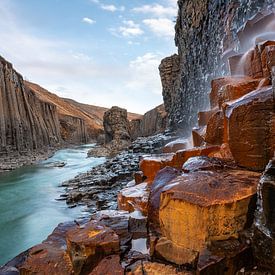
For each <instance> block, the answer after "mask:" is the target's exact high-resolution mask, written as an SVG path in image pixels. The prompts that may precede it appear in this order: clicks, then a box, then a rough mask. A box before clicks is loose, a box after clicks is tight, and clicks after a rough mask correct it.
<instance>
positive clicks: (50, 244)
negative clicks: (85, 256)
mask: <svg viewBox="0 0 275 275" xmlns="http://www.w3.org/2000/svg"><path fill="white" fill-rule="evenodd" d="M74 226H75V223H71V222H69V223H63V224H59V225H58V227H57V228H56V229H55V230H54V231H53V233H52V234H51V235H49V237H48V238H47V239H46V240H45V241H44V242H43V243H41V244H39V245H36V246H34V247H33V248H31V249H30V250H29V253H28V256H27V259H26V261H25V262H24V263H23V264H22V265H21V266H20V268H19V271H20V274H23V275H27V274H45V275H46V274H53V275H59V274H64V275H70V274H73V266H72V263H71V261H70V257H69V255H68V253H67V251H66V232H67V231H68V230H69V229H71V228H73V227H74Z"/></svg>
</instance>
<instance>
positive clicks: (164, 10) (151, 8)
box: [132, 1, 177, 17]
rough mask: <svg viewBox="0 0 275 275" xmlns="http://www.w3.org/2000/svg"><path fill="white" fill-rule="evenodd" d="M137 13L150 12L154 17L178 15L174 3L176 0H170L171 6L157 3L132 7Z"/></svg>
mask: <svg viewBox="0 0 275 275" xmlns="http://www.w3.org/2000/svg"><path fill="white" fill-rule="evenodd" d="M132 11H133V12H135V13H142V14H150V15H152V16H154V17H167V16H176V15H177V8H176V6H175V5H174V1H170V5H169V6H163V5H160V4H157V3H154V4H152V5H143V6H140V7H135V8H133V9H132Z"/></svg>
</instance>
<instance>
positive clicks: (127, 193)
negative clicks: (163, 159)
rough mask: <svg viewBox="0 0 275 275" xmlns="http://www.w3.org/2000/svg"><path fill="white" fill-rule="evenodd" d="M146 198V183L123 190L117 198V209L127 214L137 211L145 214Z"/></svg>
mask: <svg viewBox="0 0 275 275" xmlns="http://www.w3.org/2000/svg"><path fill="white" fill-rule="evenodd" d="M148 198H149V184H148V183H147V182H144V183H140V184H138V185H135V186H133V187H128V188H124V189H123V190H121V191H120V192H119V193H118V196H117V201H118V208H119V209H120V210H126V211H129V212H133V211H135V210H139V211H140V212H142V213H143V214H147V207H148Z"/></svg>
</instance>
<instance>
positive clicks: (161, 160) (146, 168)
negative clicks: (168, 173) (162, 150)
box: [139, 153, 175, 182]
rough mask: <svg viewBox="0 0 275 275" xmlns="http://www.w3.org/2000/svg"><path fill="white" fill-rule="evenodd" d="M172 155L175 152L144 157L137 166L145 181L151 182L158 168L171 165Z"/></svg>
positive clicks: (173, 155)
mask: <svg viewBox="0 0 275 275" xmlns="http://www.w3.org/2000/svg"><path fill="white" fill-rule="evenodd" d="M174 157H175V153H170V154H161V155H155V156H150V157H144V158H143V159H142V160H141V162H140V164H139V167H140V170H141V171H142V172H143V174H144V176H145V177H146V178H147V181H148V182H152V181H153V180H154V178H155V175H156V173H157V172H158V171H159V170H161V169H162V168H164V167H166V166H173V164H174V162H173V159H174Z"/></svg>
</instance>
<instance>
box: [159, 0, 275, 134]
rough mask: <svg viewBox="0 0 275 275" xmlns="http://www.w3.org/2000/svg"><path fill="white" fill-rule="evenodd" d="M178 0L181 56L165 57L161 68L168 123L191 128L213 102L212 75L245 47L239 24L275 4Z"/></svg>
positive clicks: (268, 0)
mask: <svg viewBox="0 0 275 275" xmlns="http://www.w3.org/2000/svg"><path fill="white" fill-rule="evenodd" d="M178 4H179V12H178V18H177V23H176V27H175V29H176V37H175V43H176V46H177V47H178V57H177V56H172V57H170V58H168V59H166V60H164V62H163V63H162V65H161V67H160V70H161V75H162V82H163V84H164V85H163V95H164V101H165V107H166V111H168V118H169V126H170V127H171V128H174V129H178V128H181V129H183V130H184V131H185V132H186V131H189V130H190V129H191V127H193V126H195V125H196V121H197V117H196V114H197V112H198V111H202V110H204V109H206V108H207V107H208V99H207V96H208V92H209V90H210V81H211V80H212V79H213V78H215V77H217V76H220V75H222V74H224V73H225V72H227V70H228V69H227V67H226V65H225V64H226V63H225V62H224V61H225V60H226V58H227V57H228V56H230V55H231V53H232V51H238V50H239V49H240V48H241V45H240V42H241V40H242V39H243V38H242V37H240V36H239V37H238V36H237V33H238V30H239V29H240V27H241V26H243V25H244V23H245V22H247V21H248V20H249V19H251V18H253V17H255V15H256V14H257V13H258V12H259V11H261V12H264V13H265V11H267V12H266V13H268V12H271V11H272V9H274V5H275V4H274V1H273V0H263V1H256V0H250V1H240V0H237V1H236V0H225V1H217V0H206V1H193V0H179V1H178ZM257 16H259V15H257ZM165 74H166V75H165ZM176 75H177V77H176ZM167 77H168V80H167ZM169 77H170V78H169ZM165 79H166V80H165ZM167 106H168V107H167Z"/></svg>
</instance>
